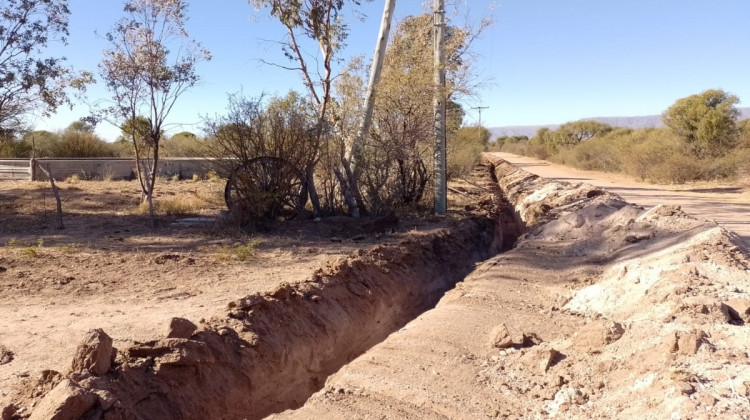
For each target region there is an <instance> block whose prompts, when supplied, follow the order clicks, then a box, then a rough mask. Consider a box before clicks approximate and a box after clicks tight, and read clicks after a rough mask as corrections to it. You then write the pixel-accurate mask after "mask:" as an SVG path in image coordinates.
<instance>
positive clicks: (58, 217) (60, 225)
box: [39, 165, 65, 229]
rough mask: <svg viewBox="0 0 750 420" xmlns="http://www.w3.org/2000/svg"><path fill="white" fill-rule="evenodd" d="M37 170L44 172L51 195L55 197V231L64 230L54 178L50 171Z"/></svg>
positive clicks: (60, 204) (40, 167)
mask: <svg viewBox="0 0 750 420" xmlns="http://www.w3.org/2000/svg"><path fill="white" fill-rule="evenodd" d="M39 169H41V170H42V172H44V174H45V175H47V178H49V182H50V184H51V185H52V195H54V196H55V201H56V202H57V210H56V217H55V221H56V222H57V226H56V228H57V229H65V226H63V213H62V202H61V201H60V193H59V192H58V190H57V185H55V178H53V177H52V170H51V169H44V167H43V166H41V165H40V166H39Z"/></svg>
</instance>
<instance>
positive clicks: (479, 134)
mask: <svg viewBox="0 0 750 420" xmlns="http://www.w3.org/2000/svg"><path fill="white" fill-rule="evenodd" d="M487 108H489V107H488V106H475V107H472V108H471V109H476V110H477V111H479V123H478V124H479V127H477V135H478V136H479V140H482V110H483V109H487Z"/></svg>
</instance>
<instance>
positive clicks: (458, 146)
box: [446, 136, 484, 179]
mask: <svg viewBox="0 0 750 420" xmlns="http://www.w3.org/2000/svg"><path fill="white" fill-rule="evenodd" d="M447 149H448V150H447V151H446V164H447V170H448V174H447V175H448V178H449V179H450V178H457V177H461V176H464V175H466V174H468V173H470V172H471V170H472V169H474V167H475V166H476V165H477V163H479V158H480V157H481V155H482V152H484V144H483V143H482V141H481V140H480V139H477V138H471V137H467V136H455V137H453V138H451V139H449V141H448V147H447Z"/></svg>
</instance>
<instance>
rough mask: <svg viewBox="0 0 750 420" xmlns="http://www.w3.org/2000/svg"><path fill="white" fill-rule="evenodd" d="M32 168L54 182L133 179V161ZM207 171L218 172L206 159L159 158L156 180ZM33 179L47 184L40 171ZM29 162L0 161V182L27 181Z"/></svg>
mask: <svg viewBox="0 0 750 420" xmlns="http://www.w3.org/2000/svg"><path fill="white" fill-rule="evenodd" d="M36 165H37V166H39V165H41V166H44V168H45V169H47V170H49V171H51V172H52V176H53V177H55V179H56V180H64V179H65V178H67V177H69V176H72V175H74V174H77V175H78V176H80V177H81V179H133V178H135V177H136V173H135V159H133V158H77V159H62V158H45V159H36ZM209 170H215V171H217V172H220V171H219V170H218V168H215V160H214V159H206V158H162V159H159V170H158V174H159V176H164V177H171V176H174V175H177V176H179V177H181V178H190V177H192V176H193V174H198V175H199V176H204V175H205V174H206V172H208V171H209ZM33 172H34V175H33V177H34V179H35V180H37V181H42V180H47V176H46V175H45V174H44V172H43V171H41V170H39V169H36V170H35V171H33ZM31 177H32V171H31V161H30V160H29V159H0V179H31Z"/></svg>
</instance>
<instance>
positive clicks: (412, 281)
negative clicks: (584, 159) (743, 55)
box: [2, 160, 750, 420]
mask: <svg viewBox="0 0 750 420" xmlns="http://www.w3.org/2000/svg"><path fill="white" fill-rule="evenodd" d="M492 170H493V174H494V176H495V177H496V180H497V185H495V186H494V187H493V186H486V187H485V188H487V189H491V188H498V186H499V188H500V189H501V190H502V192H503V193H504V194H505V197H506V198H507V199H508V200H509V202H510V203H511V204H512V206H513V207H512V209H514V210H515V215H514V216H513V215H511V214H509V213H508V212H507V211H505V212H503V211H501V210H502V209H503V205H502V199H500V198H498V197H494V198H490V199H487V200H484V201H483V202H482V203H480V204H479V205H478V206H477V207H479V208H480V209H483V211H482V212H481V215H477V216H475V217H473V218H469V219H467V220H465V221H463V222H460V223H457V224H456V225H455V226H452V227H451V228H449V229H445V230H441V231H438V232H433V233H427V234H419V235H413V236H411V237H409V238H407V239H405V240H403V241H401V242H400V243H398V244H394V245H379V246H375V247H373V248H371V249H369V250H366V251H365V250H363V251H360V252H358V253H355V254H354V255H352V256H350V257H348V258H345V259H342V260H338V261H333V262H331V263H330V264H328V265H327V266H325V267H322V268H321V269H319V270H317V271H316V272H315V273H314V274H313V275H312V276H311V277H310V278H309V279H307V280H306V281H302V282H299V283H294V284H284V285H281V286H280V287H278V288H276V289H275V290H273V291H270V292H268V293H265V294H254V295H250V296H247V297H244V298H242V299H238V300H236V301H233V302H231V303H230V304H229V305H228V307H227V313H226V314H225V315H221V316H217V317H216V318H214V319H211V320H209V321H206V322H203V323H199V324H198V325H195V324H192V323H190V322H189V321H187V320H173V322H172V324H171V329H170V331H169V332H168V334H167V335H168V337H169V338H155V340H153V341H150V342H145V343H138V344H136V345H134V346H131V347H129V348H124V349H113V348H112V347H111V345H112V341H111V340H110V339H109V337H107V336H106V334H104V332H102V331H92V332H91V333H90V335H89V336H88V337H87V340H86V341H85V342H84V343H82V344H81V345H80V346H79V349H78V352H77V355H76V357H75V359H74V361H73V363H72V368H71V369H70V371H69V372H66V373H65V374H64V375H62V374H59V373H57V372H51V371H48V372H46V374H45V376H44V377H43V378H42V379H41V380H40V381H39V382H38V384H31V385H30V386H29V388H28V389H27V390H26V391H25V393H22V394H19V396H18V401H19V403H18V404H15V405H11V406H9V407H6V408H5V410H4V411H3V417H2V418H3V420H6V419H12V418H19V417H21V418H22V417H26V416H28V413H29V411H28V410H26V411H24V410H22V409H27V408H28V407H34V408H33V410H32V411H31V418H39V419H42V418H52V417H53V416H55V415H57V414H61V417H60V418H70V419H78V418H85V419H101V418H104V419H130V418H195V419H198V418H238V419H239V418H260V417H262V416H264V415H267V414H269V413H272V412H278V411H280V410H283V409H285V408H294V409H293V410H288V411H285V412H283V413H279V414H274V415H272V418H276V419H282V418H284V419H285V418H301V419H310V418H327V419H370V418H377V419H380V418H398V419H424V418H430V419H477V418H487V417H489V418H495V417H500V418H546V417H557V418H580V419H588V418H670V419H679V418H722V419H724V418H748V417H750V402H749V400H748V392H749V391H750V365H749V364H748V348H750V335H749V334H748V330H747V326H746V325H745V323H746V322H750V295H748V293H749V292H750V271H749V270H748V268H749V267H748V261H750V254H749V253H748V250H747V249H745V248H744V246H743V245H742V242H741V241H739V240H737V238H736V237H735V236H734V235H733V234H732V233H730V232H727V231H725V230H723V229H722V228H720V227H717V226H716V225H715V224H714V223H710V222H706V221H701V220H696V219H694V218H692V217H690V216H689V215H686V214H685V213H683V212H682V211H681V210H680V209H679V208H675V207H670V206H657V207H654V208H651V209H643V208H640V207H637V206H634V205H632V204H628V203H626V202H624V201H623V200H622V199H621V198H620V197H618V196H616V195H613V194H610V193H607V192H606V191H603V190H601V189H597V188H594V187H591V186H587V185H583V184H578V185H571V184H568V183H564V182H549V181H547V180H544V179H542V178H539V177H536V176H531V175H529V174H528V173H526V172H524V171H522V170H519V169H517V168H515V167H513V166H511V165H509V164H507V163H505V162H503V161H501V160H495V161H493V162H492ZM520 224H523V225H525V228H526V230H525V233H524V234H523V235H522V236H521V237H520V239H519V240H518V241H517V245H516V247H515V248H514V249H512V250H510V251H508V252H505V253H502V254H499V255H496V256H494V257H492V258H490V259H488V260H486V261H485V262H484V263H482V264H480V265H478V266H476V267H475V265H474V264H475V262H477V261H479V260H482V259H484V258H487V257H489V256H491V255H493V254H494V253H495V251H497V250H499V249H500V248H507V244H508V243H509V242H510V241H511V240H512V238H513V236H515V233H511V232H518V231H517V230H516V229H517V228H518V226H519V225H520ZM472 270H473V272H472ZM469 272H471V274H470V275H469V276H468V277H465V278H464V279H463V281H462V282H460V283H458V284H457V285H456V286H455V288H453V289H452V290H450V291H448V292H447V293H445V294H443V293H444V291H445V290H446V289H449V288H450V287H451V286H452V285H453V284H454V283H455V282H456V281H457V280H459V279H461V278H463V276H464V275H466V274H467V273H469ZM438 300H439V302H438V303H437V306H436V307H434V309H431V310H427V309H429V308H430V307H431V306H432V305H434V304H435V302H437V301H438ZM425 310H427V311H426V312H423V311H425ZM420 313H421V315H420ZM415 316H416V319H414V320H413V321H411V322H408V321H409V320H410V319H412V318H414V317H415ZM406 322H408V323H407V324H406V325H404V324H405V323H406ZM393 331H395V332H393ZM376 343H379V344H376ZM113 356H115V357H114V359H113ZM342 365H343V367H341V368H340V369H339V367H340V366H342ZM337 369H338V372H336V373H334V374H333V375H331V376H328V375H330V374H331V373H333V372H334V371H336V370H337ZM326 378H327V379H326ZM316 390H319V391H318V392H316V393H315V394H314V395H312V397H310V398H309V399H307V396H308V395H310V394H311V393H312V392H315V391H316ZM305 400H306V401H305ZM303 404H304V405H303ZM300 406H301V407H300Z"/></svg>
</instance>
